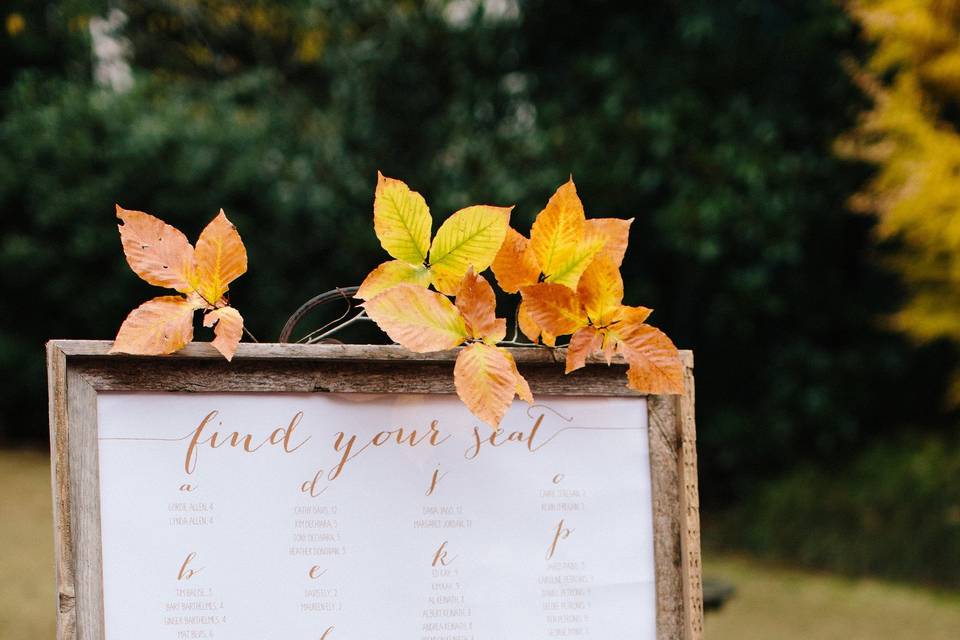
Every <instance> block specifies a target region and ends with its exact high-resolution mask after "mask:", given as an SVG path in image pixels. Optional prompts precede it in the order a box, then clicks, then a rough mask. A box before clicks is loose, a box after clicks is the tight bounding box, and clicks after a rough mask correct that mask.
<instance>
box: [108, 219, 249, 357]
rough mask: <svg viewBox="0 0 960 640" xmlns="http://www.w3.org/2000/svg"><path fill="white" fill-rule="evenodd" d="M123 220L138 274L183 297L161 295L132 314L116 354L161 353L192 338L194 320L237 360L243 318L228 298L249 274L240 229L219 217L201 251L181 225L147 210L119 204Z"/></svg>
mask: <svg viewBox="0 0 960 640" xmlns="http://www.w3.org/2000/svg"><path fill="white" fill-rule="evenodd" d="M117 217H118V218H120V220H121V221H122V222H123V224H121V225H119V227H120V241H121V242H122V244H123V252H124V254H126V256H127V262H128V263H129V264H130V268H131V269H133V271H134V273H136V274H137V275H138V276H140V277H141V278H143V279H144V280H146V281H147V282H149V283H150V284H152V285H155V286H158V287H165V288H167V289H174V290H175V291H178V292H179V293H181V294H182V295H178V296H177V295H171V296H158V297H156V298H154V299H152V300H149V301H147V302H144V303H143V304H142V305H140V306H139V307H137V308H136V309H134V310H133V311H131V312H130V315H128V316H127V319H126V320H124V322H123V324H122V325H121V326H120V331H119V333H117V338H116V340H115V341H114V343H113V349H112V352H116V353H132V354H140V355H161V354H167V353H173V352H174V351H177V350H179V349H182V348H183V347H184V346H186V345H187V343H188V342H190V341H191V340H192V339H193V317H194V314H195V312H196V311H200V310H202V311H203V312H204V316H203V326H205V327H213V332H214V336H215V337H214V340H213V346H214V347H215V348H216V349H217V350H218V351H219V352H220V353H222V354H223V356H224V357H225V358H226V359H227V360H231V359H233V354H234V353H236V350H237V344H239V343H240V338H241V337H242V334H243V317H242V316H241V315H240V312H239V311H237V310H236V309H234V308H233V307H231V306H230V302H229V300H228V299H227V297H226V293H227V291H228V289H229V286H230V283H231V282H233V281H234V280H236V279H237V278H238V277H240V276H241V275H243V274H244V273H245V272H246V271H247V250H246V248H245V247H244V246H243V241H242V240H241V239H240V234H239V233H238V232H237V229H236V227H234V226H233V224H231V223H230V221H229V220H227V216H226V215H225V214H224V213H223V210H222V209H221V210H220V213H219V214H218V215H217V217H216V218H214V219H213V220H212V221H211V222H210V224H208V225H207V226H206V228H205V229H204V230H203V232H201V233H200V237H199V238H198V239H197V246H196V248H194V247H193V245H191V244H190V241H189V240H187V237H186V236H185V235H183V233H181V232H180V231H179V230H178V229H177V228H176V227H172V226H170V225H169V224H166V223H165V222H164V221H163V220H160V219H159V218H155V217H154V216H152V215H150V214H148V213H144V212H142V211H128V210H127V209H123V208H122V207H120V205H117Z"/></svg>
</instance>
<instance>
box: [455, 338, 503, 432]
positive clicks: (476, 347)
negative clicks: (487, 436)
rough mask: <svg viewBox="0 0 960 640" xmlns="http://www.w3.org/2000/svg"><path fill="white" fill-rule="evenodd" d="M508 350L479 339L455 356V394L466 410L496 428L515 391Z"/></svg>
mask: <svg viewBox="0 0 960 640" xmlns="http://www.w3.org/2000/svg"><path fill="white" fill-rule="evenodd" d="M508 356H509V354H508V352H506V351H504V350H503V349H500V348H499V347H494V346H492V345H489V344H483V343H480V342H477V343H474V344H471V345H470V346H468V347H466V348H465V349H463V350H462V351H461V352H460V354H459V355H458V356H457V362H456V364H455V365H454V367H453V383H454V386H455V387H456V388H457V395H458V396H460V399H461V400H463V403H464V404H466V405H467V408H468V409H470V411H471V412H472V413H473V414H474V415H475V416H477V417H478V418H480V419H481V420H483V421H484V422H486V423H487V424H489V425H491V426H493V427H497V426H498V425H499V424H500V420H501V419H502V418H503V416H504V414H505V413H506V412H507V409H508V408H509V407H510V403H512V402H513V396H514V395H515V394H516V391H517V384H518V383H517V377H516V374H514V367H513V364H512V363H511V362H510V358H509V357H508Z"/></svg>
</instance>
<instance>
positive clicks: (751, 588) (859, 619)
mask: <svg viewBox="0 0 960 640" xmlns="http://www.w3.org/2000/svg"><path fill="white" fill-rule="evenodd" d="M50 510H51V507H50V469H49V465H48V463H47V456H46V455H45V454H42V453H32V452H10V451H0V638H3V640H44V639H47V638H50V639H52V638H53V637H54V617H53V616H54V610H55V597H54V571H53V533H52V530H51V529H52V527H51V524H50ZM705 566H706V572H707V574H708V575H712V576H717V577H721V578H723V579H725V580H728V581H730V582H733V583H734V584H735V585H736V587H737V594H736V595H735V596H734V598H733V600H731V601H730V602H729V603H728V604H727V606H726V607H725V608H724V610H723V611H721V612H720V613H714V614H710V615H708V616H707V621H706V637H707V639H708V640H734V639H736V640H801V639H802V640H867V639H868V638H869V639H870V640H874V639H876V638H884V639H886V640H901V639H902V640H907V639H910V640H913V639H914V638H923V639H924V640H948V639H949V640H957V638H960V594H947V593H940V592H935V591H931V590H928V589H922V588H918V587H909V586H902V585H894V584H890V583H886V582H881V581H876V580H849V579H845V578H838V577H835V576H830V575H822V574H817V573H811V572H805V571H798V570H792V569H783V568H779V567H770V566H766V565H763V564H761V563H757V562H755V561H752V560H750V559H747V558H736V557H713V558H708V559H707V562H706V564H705Z"/></svg>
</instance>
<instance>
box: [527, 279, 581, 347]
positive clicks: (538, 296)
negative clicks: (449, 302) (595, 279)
mask: <svg viewBox="0 0 960 640" xmlns="http://www.w3.org/2000/svg"><path fill="white" fill-rule="evenodd" d="M520 293H521V294H522V295H523V304H524V306H525V307H526V308H527V312H528V313H529V314H530V317H531V318H533V320H534V322H536V323H537V325H539V326H540V327H541V328H542V330H544V331H547V332H549V333H551V334H552V335H555V336H561V335H566V334H568V333H573V332H574V331H576V330H577V329H579V328H580V327H582V326H585V325H586V324H587V315H586V313H585V312H584V310H583V305H582V304H580V299H579V298H577V293H576V292H575V291H573V290H572V289H570V288H569V287H565V286H563V285H562V284H556V283H552V282H541V283H539V284H534V285H530V286H527V287H521V288H520Z"/></svg>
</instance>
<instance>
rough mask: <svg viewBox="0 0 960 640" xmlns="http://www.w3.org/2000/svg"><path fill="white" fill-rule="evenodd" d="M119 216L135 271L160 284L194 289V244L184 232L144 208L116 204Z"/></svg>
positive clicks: (128, 253) (128, 254) (173, 287)
mask: <svg viewBox="0 0 960 640" xmlns="http://www.w3.org/2000/svg"><path fill="white" fill-rule="evenodd" d="M117 217H118V218H120V220H122V221H123V224H121V225H119V228H120V242H121V243H122V245H123V252H124V254H125V255H126V257H127V263H129V265H130V268H131V269H133V272H134V273H136V274H137V275H138V276H140V277H141V278H143V279H144V280H146V281H147V282H149V283H150V284H152V285H154V286H157V287H166V288H168V289H176V290H177V291H179V292H180V293H189V292H190V291H193V289H194V287H193V285H192V284H191V280H192V279H193V246H192V245H191V244H190V241H189V240H187V237H186V236H185V235H183V234H182V233H180V231H179V230H178V229H177V228H176V227H172V226H170V225H169V224H167V223H165V222H164V221H163V220H160V219H159V218H155V217H153V216H151V215H150V214H148V213H144V212H143V211H128V210H127V209H124V208H123V207H121V206H120V205H117Z"/></svg>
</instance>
